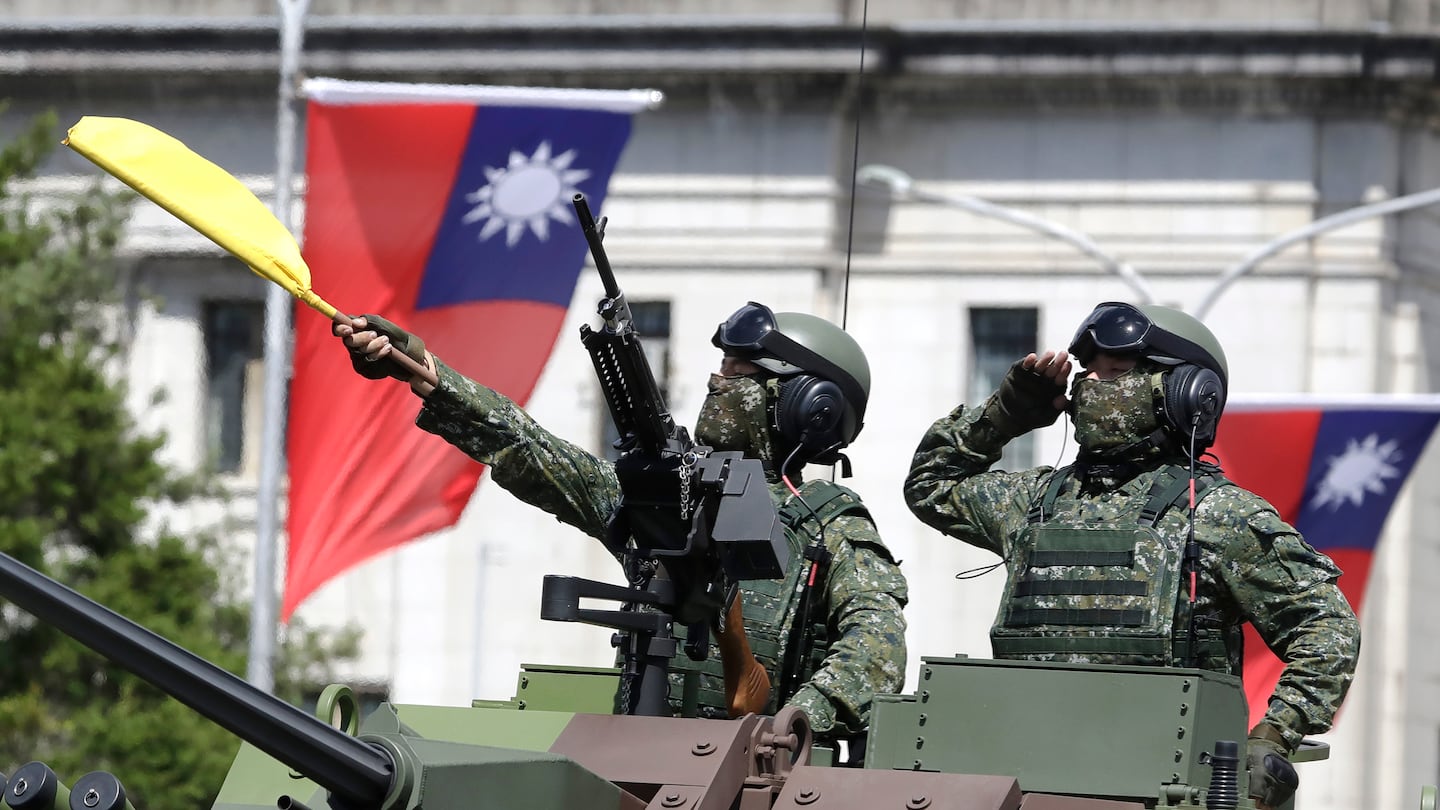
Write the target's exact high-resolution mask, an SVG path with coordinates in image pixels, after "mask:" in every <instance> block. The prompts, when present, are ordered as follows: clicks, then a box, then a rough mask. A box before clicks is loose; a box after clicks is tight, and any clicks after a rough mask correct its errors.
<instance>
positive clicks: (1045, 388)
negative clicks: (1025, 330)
mask: <svg viewBox="0 0 1440 810" xmlns="http://www.w3.org/2000/svg"><path fill="white" fill-rule="evenodd" d="M1023 363H1024V361H1019V362H1016V363H1015V365H1013V366H1011V367H1010V370H1009V371H1007V372H1006V373H1005V379H1003V380H1001V381H1000V390H999V391H998V392H996V395H995V396H994V397H993V398H992V399H991V400H990V404H989V405H987V406H986V409H985V411H986V416H988V417H989V419H990V424H992V425H994V426H995V427H996V428H998V429H1000V430H1002V431H1004V432H1005V433H1008V434H1009V435H1011V436H1022V435H1024V434H1026V433H1029V432H1030V431H1032V430H1035V429H1036V428H1042V427H1045V426H1046V425H1053V424H1055V420H1056V419H1059V418H1060V413H1061V410H1060V408H1058V407H1056V405H1055V400H1056V399H1057V398H1059V397H1063V396H1064V395H1065V383H1064V382H1063V381H1059V380H1055V379H1053V378H1051V377H1047V376H1045V375H1043V374H1040V373H1038V372H1035V371H1030V370H1028V369H1026V368H1025V366H1024V365H1023Z"/></svg>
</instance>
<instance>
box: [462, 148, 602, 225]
mask: <svg viewBox="0 0 1440 810" xmlns="http://www.w3.org/2000/svg"><path fill="white" fill-rule="evenodd" d="M574 161H575V150H574V149H571V150H570V151H568V152H564V153H562V154H559V155H556V156H555V157H553V158H552V157H551V156H550V142H549V141H542V142H541V143H540V145H539V146H538V147H536V148H535V154H533V155H531V156H529V157H526V156H525V155H524V153H522V152H511V153H510V165H508V166H505V167H503V168H499V169H496V168H493V167H490V166H486V167H485V185H483V186H481V187H480V188H478V189H476V190H475V191H472V192H470V193H469V194H466V195H465V201H466V202H468V203H474V204H475V207H474V208H472V209H470V211H469V212H468V213H466V214H465V217H464V218H463V219H462V220H461V222H464V223H465V224H466V225H469V224H470V223H472V222H477V221H483V222H484V224H483V225H481V226H480V237H479V238H480V240H481V241H482V242H483V241H484V240H486V239H489V238H490V237H492V236H494V235H495V234H496V233H498V232H499V231H500V230H502V229H503V230H504V231H505V246H506V247H514V246H515V243H517V242H519V241H520V237H521V236H523V235H524V234H525V229H526V228H527V227H528V228H529V229H530V232H531V233H533V234H535V237H536V238H537V239H539V240H540V241H541V242H544V241H546V240H548V239H549V238H550V220H552V219H553V220H556V221H558V222H564V223H566V224H569V223H571V222H574V221H575V218H574V215H573V214H571V213H570V201H571V200H572V199H574V197H575V192H576V188H575V184H576V183H579V182H580V181H582V180H584V179H585V178H587V177H589V176H590V172H589V171H588V170H586V169H571V168H570V164H571V163H573V162H574Z"/></svg>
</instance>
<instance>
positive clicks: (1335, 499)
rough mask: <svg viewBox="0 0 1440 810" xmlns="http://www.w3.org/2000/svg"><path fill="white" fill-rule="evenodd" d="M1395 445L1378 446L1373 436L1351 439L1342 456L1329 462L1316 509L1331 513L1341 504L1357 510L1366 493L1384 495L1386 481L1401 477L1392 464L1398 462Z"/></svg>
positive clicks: (1316, 500) (1378, 442) (1379, 444)
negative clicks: (1321, 508)
mask: <svg viewBox="0 0 1440 810" xmlns="http://www.w3.org/2000/svg"><path fill="white" fill-rule="evenodd" d="M1396 445H1397V442H1395V441H1393V440H1392V441H1388V442H1385V443H1384V444H1381V443H1380V437H1379V436H1377V435H1376V434H1374V433H1371V434H1370V435H1369V436H1367V437H1365V440H1364V441H1360V442H1357V441H1355V440H1354V439H1351V440H1350V441H1349V443H1348V444H1347V445H1346V447H1345V452H1343V453H1341V454H1340V455H1338V456H1335V457H1334V458H1332V459H1330V469H1329V470H1328V471H1326V473H1325V480H1324V481H1321V482H1320V492H1319V494H1318V495H1316V496H1315V505H1316V506H1317V507H1320V506H1326V505H1329V507H1330V511H1332V512H1333V511H1335V510H1336V509H1339V508H1340V504H1341V503H1342V502H1344V501H1349V502H1350V505H1352V506H1359V505H1360V504H1361V503H1363V502H1364V500H1365V493H1367V492H1369V493H1372V494H1375V495H1381V494H1384V492H1385V481H1386V479H1389V478H1398V477H1399V476H1400V471H1399V470H1397V469H1395V467H1394V466H1393V464H1392V463H1391V462H1396V461H1399V460H1400V451H1399V449H1398V448H1397V447H1396Z"/></svg>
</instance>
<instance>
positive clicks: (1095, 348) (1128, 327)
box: [1070, 301, 1227, 379]
mask: <svg viewBox="0 0 1440 810" xmlns="http://www.w3.org/2000/svg"><path fill="white" fill-rule="evenodd" d="M1098 352H1105V353H1107V354H1136V355H1140V356H1142V357H1145V358H1148V359H1150V360H1154V361H1156V362H1158V363H1161V364H1162V365H1177V364H1180V363H1194V364H1196V365H1199V366H1204V367H1205V368H1208V369H1210V370H1211V371H1214V372H1215V373H1216V374H1219V375H1220V376H1221V378H1222V379H1223V378H1225V377H1226V376H1227V375H1226V369H1225V366H1224V365H1223V363H1221V362H1220V361H1219V360H1217V359H1216V358H1215V357H1214V356H1213V355H1211V354H1210V352H1209V351H1208V350H1207V349H1206V348H1205V347H1204V346H1201V345H1199V344H1198V343H1195V342H1194V341H1192V340H1189V339H1187V338H1185V337H1183V336H1181V335H1178V334H1176V333H1174V332H1171V331H1170V330H1168V329H1166V328H1165V327H1163V326H1160V325H1159V324H1156V323H1155V322H1154V321H1153V320H1151V319H1150V316H1148V315H1146V314H1145V313H1144V312H1142V311H1140V308H1139V307H1136V306H1134V305H1132V304H1125V303H1120V302H1117V301H1108V302H1106V303H1103V304H1101V305H1099V306H1097V307H1095V310H1094V311H1093V312H1091V313H1090V317H1088V318H1086V319H1085V323H1083V324H1081V325H1080V328H1079V329H1078V330H1076V332H1075V338H1074V339H1073V340H1071V341H1070V354H1072V355H1074V357H1075V359H1076V360H1078V361H1080V364H1081V365H1082V366H1088V365H1089V364H1090V362H1091V361H1092V360H1094V359H1095V355H1096V354H1097V353H1098Z"/></svg>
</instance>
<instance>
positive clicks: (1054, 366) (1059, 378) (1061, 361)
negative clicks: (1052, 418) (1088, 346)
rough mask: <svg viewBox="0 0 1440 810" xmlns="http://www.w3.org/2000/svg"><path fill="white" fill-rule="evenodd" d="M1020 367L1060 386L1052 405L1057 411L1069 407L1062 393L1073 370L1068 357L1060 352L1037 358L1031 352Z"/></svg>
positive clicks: (1072, 364) (1068, 401) (1045, 354)
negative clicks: (1058, 393)
mask: <svg viewBox="0 0 1440 810" xmlns="http://www.w3.org/2000/svg"><path fill="white" fill-rule="evenodd" d="M1020 367H1021V368H1023V369H1025V370H1026V371H1033V372H1035V373H1036V374H1039V375H1040V376H1041V377H1045V378H1047V379H1049V380H1050V381H1051V382H1053V383H1054V384H1056V385H1058V386H1060V391H1061V393H1060V395H1059V396H1057V397H1055V401H1054V403H1053V404H1054V405H1055V407H1056V408H1057V409H1059V410H1062V411H1063V410H1065V408H1066V407H1068V406H1069V405H1070V400H1069V399H1068V398H1066V396H1065V393H1064V391H1065V384H1066V383H1067V382H1068V381H1069V380H1070V373H1071V372H1072V371H1074V370H1075V364H1074V363H1073V362H1071V360H1070V355H1068V354H1066V353H1065V352H1063V351H1060V352H1045V353H1044V354H1042V355H1038V356H1037V355H1036V354H1035V353H1034V352H1031V353H1029V354H1027V355H1025V359H1023V360H1021V361H1020Z"/></svg>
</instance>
